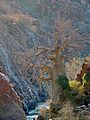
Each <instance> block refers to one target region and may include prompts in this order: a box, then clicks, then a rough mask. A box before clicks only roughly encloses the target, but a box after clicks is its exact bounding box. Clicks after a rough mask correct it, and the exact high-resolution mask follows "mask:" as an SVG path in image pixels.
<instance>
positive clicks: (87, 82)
mask: <svg viewBox="0 0 90 120" xmlns="http://www.w3.org/2000/svg"><path fill="white" fill-rule="evenodd" d="M82 79H83V85H87V84H89V82H90V76H88V75H87V74H86V73H85V74H84V75H83V78H82Z"/></svg>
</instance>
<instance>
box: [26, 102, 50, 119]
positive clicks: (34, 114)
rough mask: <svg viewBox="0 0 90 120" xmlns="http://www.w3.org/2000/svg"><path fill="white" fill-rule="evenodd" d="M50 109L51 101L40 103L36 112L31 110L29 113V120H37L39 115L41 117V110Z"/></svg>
mask: <svg viewBox="0 0 90 120" xmlns="http://www.w3.org/2000/svg"><path fill="white" fill-rule="evenodd" d="M49 107H50V101H48V102H45V103H39V104H38V105H37V106H36V108H35V109H34V110H31V111H30V112H29V115H28V116H27V120H33V118H37V117H38V115H40V109H43V108H45V109H49Z"/></svg>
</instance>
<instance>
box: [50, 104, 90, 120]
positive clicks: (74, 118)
mask: <svg viewBox="0 0 90 120" xmlns="http://www.w3.org/2000/svg"><path fill="white" fill-rule="evenodd" d="M73 110H74V107H73V106H72V105H71V104H70V102H67V103H66V104H65V105H64V107H63V108H62V109H61V110H60V111H58V114H59V115H57V116H56V117H54V118H52V120H86V117H85V116H84V115H83V114H81V113H77V114H75V113H74V112H73ZM88 120H89V119H88Z"/></svg>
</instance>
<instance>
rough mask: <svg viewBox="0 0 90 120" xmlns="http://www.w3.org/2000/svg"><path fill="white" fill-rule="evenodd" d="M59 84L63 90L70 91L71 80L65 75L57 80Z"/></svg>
mask: <svg viewBox="0 0 90 120" xmlns="http://www.w3.org/2000/svg"><path fill="white" fill-rule="evenodd" d="M57 83H58V84H59V85H60V86H61V87H62V90H65V91H66V90H70V86H69V80H68V78H67V77H66V76H65V75H60V76H59V77H58V79H57Z"/></svg>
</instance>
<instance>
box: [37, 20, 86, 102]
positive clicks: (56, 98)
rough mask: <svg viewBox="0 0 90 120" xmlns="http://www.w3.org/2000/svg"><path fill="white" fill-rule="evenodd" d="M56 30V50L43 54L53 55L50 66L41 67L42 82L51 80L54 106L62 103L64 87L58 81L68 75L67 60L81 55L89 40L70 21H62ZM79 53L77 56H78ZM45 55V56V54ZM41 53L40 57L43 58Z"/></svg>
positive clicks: (48, 56)
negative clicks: (85, 43) (46, 75)
mask: <svg viewBox="0 0 90 120" xmlns="http://www.w3.org/2000/svg"><path fill="white" fill-rule="evenodd" d="M56 25H57V26H56V28H57V29H56V30H55V32H54V48H51V49H50V50H47V49H46V51H45V48H44V50H42V52H41V53H43V52H50V51H51V53H50V54H49V55H48V54H46V55H47V56H46V57H47V61H48V60H49V61H50V64H45V63H44V64H42V65H41V66H39V69H40V76H39V79H41V80H49V79H50V80H51V84H52V102H53V104H58V103H60V98H61V97H63V96H62V87H61V86H60V85H58V84H57V82H56V80H57V78H58V77H59V76H60V75H66V71H65V70H66V68H65V59H68V60H70V59H71V58H73V56H74V55H77V54H79V52H80V50H82V49H84V47H85V46H84V45H83V44H82V43H83V42H84V41H85V40H87V38H86V36H85V35H81V34H80V33H79V30H78V29H76V28H74V27H73V23H72V21H70V20H65V19H61V20H60V21H59V23H58V24H57V23H56ZM76 53H77V54H76ZM44 55H45V54H44ZM44 55H40V53H39V57H41V58H42V56H44ZM46 72H47V73H48V74H49V75H48V76H49V77H46V78H45V73H46Z"/></svg>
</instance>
